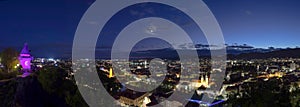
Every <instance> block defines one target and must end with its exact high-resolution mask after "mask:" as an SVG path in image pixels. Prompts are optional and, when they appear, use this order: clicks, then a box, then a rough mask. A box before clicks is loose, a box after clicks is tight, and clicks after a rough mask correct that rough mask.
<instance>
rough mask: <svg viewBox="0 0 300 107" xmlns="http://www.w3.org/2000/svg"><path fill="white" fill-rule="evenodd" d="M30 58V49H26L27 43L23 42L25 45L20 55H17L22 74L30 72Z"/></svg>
mask: <svg viewBox="0 0 300 107" xmlns="http://www.w3.org/2000/svg"><path fill="white" fill-rule="evenodd" d="M32 59H33V57H32V56H31V55H30V51H29V49H28V44H27V43H25V45H24V47H23V49H22V51H21V53H20V56H19V61H20V64H21V66H22V72H23V76H24V75H25V74H28V73H30V72H31V60H32Z"/></svg>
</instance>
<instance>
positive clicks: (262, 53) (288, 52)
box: [97, 44, 300, 59]
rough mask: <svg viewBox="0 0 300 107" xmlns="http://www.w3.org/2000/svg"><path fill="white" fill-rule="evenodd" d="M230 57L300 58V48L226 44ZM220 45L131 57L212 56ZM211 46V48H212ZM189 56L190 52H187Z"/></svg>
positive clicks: (183, 47)
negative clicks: (194, 53) (181, 53)
mask: <svg viewBox="0 0 300 107" xmlns="http://www.w3.org/2000/svg"><path fill="white" fill-rule="evenodd" d="M225 46H226V52H227V58H229V59H261V58H274V57H278V58H288V57H292V58H300V48H273V47H269V48H267V49H264V48H255V47H253V46H249V45H246V44H243V45H225ZM218 47H220V46H217V45H203V44H196V45H192V44H183V45H177V46H176V47H174V48H175V49H174V48H161V49H148V50H138V51H132V52H131V54H130V57H131V58H178V54H177V52H180V51H185V53H189V52H193V51H196V52H197V53H198V55H199V57H210V54H211V51H219V49H220V48H218ZM210 48H211V50H210ZM98 53H100V54H101V55H100V54H97V55H99V56H98V58H106V59H107V58H110V52H98ZM187 56H188V54H187Z"/></svg>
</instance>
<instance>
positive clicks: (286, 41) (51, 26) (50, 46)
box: [0, 0, 300, 57]
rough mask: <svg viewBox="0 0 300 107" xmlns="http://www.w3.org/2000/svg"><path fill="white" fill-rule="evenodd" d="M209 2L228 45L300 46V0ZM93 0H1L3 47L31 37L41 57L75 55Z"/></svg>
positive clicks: (15, 45)
mask: <svg viewBox="0 0 300 107" xmlns="http://www.w3.org/2000/svg"><path fill="white" fill-rule="evenodd" d="M204 1H205V3H206V4H207V5H208V7H209V8H210V9H211V11H212V12H213V14H214V15H215V17H216V18H217V20H218V22H219V24H220V26H221V28H222V30H223V34H224V38H225V42H226V43H227V44H233V43H238V44H249V45H252V46H255V47H262V48H266V47H269V46H274V47H282V48H285V47H295V46H300V42H299V41H300V12H299V11H300V1H299V0H204ZM93 2H94V0H0V36H1V39H0V50H2V49H3V48H6V47H13V48H16V49H18V50H21V48H22V46H23V44H24V43H25V42H28V44H29V47H30V49H31V50H32V53H33V54H34V55H35V56H38V57H65V56H70V55H71V48H72V42H73V38H74V34H75V31H76V28H77V25H78V23H79V21H80V19H81V17H82V15H83V14H84V12H85V11H86V10H87V9H88V7H89V6H90V5H91V4H92V3H93ZM156 8H159V7H156ZM112 31H113V29H112ZM199 35H200V34H199Z"/></svg>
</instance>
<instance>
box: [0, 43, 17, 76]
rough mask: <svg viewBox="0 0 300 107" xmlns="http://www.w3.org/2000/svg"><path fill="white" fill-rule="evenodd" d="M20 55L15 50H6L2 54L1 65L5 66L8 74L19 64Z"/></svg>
mask: <svg viewBox="0 0 300 107" xmlns="http://www.w3.org/2000/svg"><path fill="white" fill-rule="evenodd" d="M18 55H19V53H18V52H17V51H16V50H15V49H13V48H6V49H4V50H3V51H2V52H1V54H0V56H1V63H2V64H3V65H4V67H5V70H6V72H11V71H12V70H13V69H14V68H15V66H16V65H17V64H18V63H19V60H18Z"/></svg>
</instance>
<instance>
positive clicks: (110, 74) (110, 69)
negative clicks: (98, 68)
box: [108, 68, 114, 78]
mask: <svg viewBox="0 0 300 107" xmlns="http://www.w3.org/2000/svg"><path fill="white" fill-rule="evenodd" d="M108 77H109V78H112V77H114V76H113V70H112V68H109V76H108Z"/></svg>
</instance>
